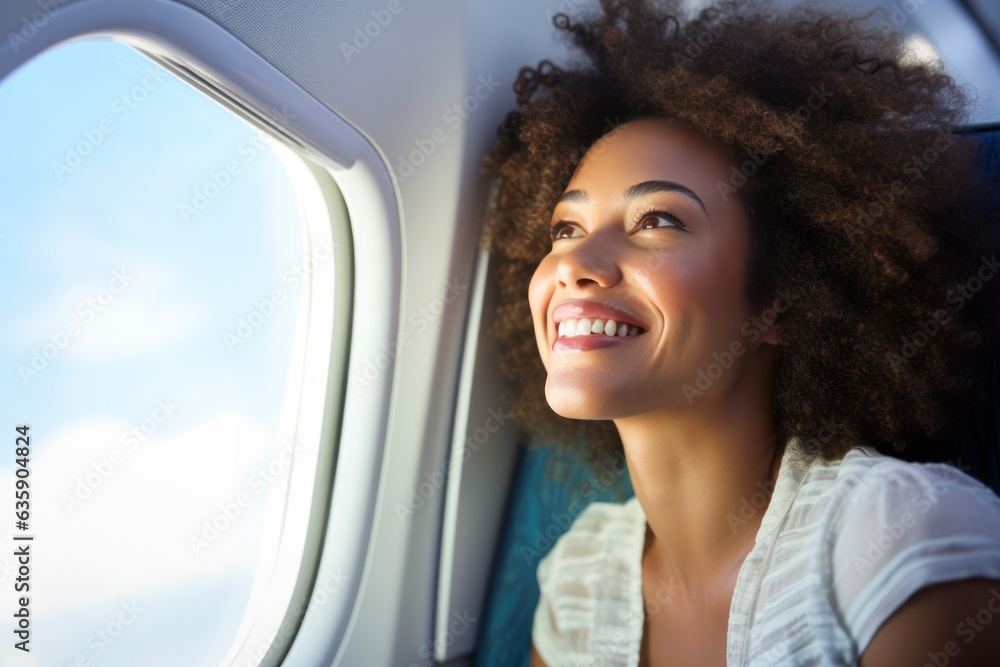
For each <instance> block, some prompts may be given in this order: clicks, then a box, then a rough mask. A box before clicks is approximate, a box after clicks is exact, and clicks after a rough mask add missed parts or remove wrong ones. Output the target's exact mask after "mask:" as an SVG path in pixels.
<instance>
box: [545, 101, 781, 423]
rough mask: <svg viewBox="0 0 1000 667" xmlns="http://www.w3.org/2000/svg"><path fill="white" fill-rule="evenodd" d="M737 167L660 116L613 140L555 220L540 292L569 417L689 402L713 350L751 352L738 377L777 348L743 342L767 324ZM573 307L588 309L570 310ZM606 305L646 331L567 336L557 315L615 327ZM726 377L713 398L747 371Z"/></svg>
mask: <svg viewBox="0 0 1000 667" xmlns="http://www.w3.org/2000/svg"><path fill="white" fill-rule="evenodd" d="M730 166H731V165H730V162H729V159H728V153H727V151H726V149H725V148H724V147H723V146H721V145H719V144H716V143H713V142H711V141H709V140H707V139H705V138H703V137H701V136H699V135H697V134H695V133H694V132H691V131H690V130H687V129H685V128H683V127H682V126H680V125H679V124H677V123H675V122H672V121H668V120H665V119H654V118H644V119H639V120H635V121H632V122H629V123H627V124H625V125H622V126H620V127H618V128H616V129H615V130H613V131H612V132H609V133H608V134H607V135H605V136H604V137H602V138H601V140H599V141H598V142H597V143H595V144H594V145H593V146H592V147H591V148H590V150H589V151H588V152H587V154H586V155H585V156H584V158H583V159H582V160H581V162H580V164H579V165H578V167H577V169H576V172H575V173H574V174H573V177H572V179H571V180H570V182H569V184H568V186H567V188H566V191H565V192H564V193H563V196H562V197H561V198H560V200H559V202H558V203H557V205H556V207H555V209H554V211H553V215H552V224H553V226H554V227H553V230H552V231H553V237H554V240H553V243H552V249H551V251H550V252H549V254H548V255H546V256H545V258H544V259H543V260H542V261H541V263H540V264H539V265H538V268H537V269H536V271H535V274H534V276H533V277H532V279H531V284H530V287H529V294H528V297H529V302H530V305H531V313H532V320H533V322H534V327H535V338H536V341H537V343H538V349H539V353H540V354H541V357H542V362H543V364H544V365H545V368H546V370H547V371H548V378H547V381H546V385H545V395H546V399H547V400H548V402H549V405H550V406H551V407H552V409H553V410H554V411H555V412H556V413H558V414H560V415H562V416H564V417H568V418H575V419H614V418H621V417H628V416H633V415H637V414H642V413H646V412H649V411H651V410H655V409H658V408H663V407H665V406H669V405H674V404H676V405H686V404H687V403H688V401H687V399H686V398H685V395H684V393H683V391H682V388H683V386H684V385H685V384H689V385H690V383H693V382H695V381H696V378H697V376H698V372H699V370H700V369H704V368H706V367H708V366H709V365H710V364H712V363H713V361H714V360H715V359H716V357H713V353H716V354H719V353H724V352H725V351H727V350H729V349H731V347H732V344H733V343H734V342H740V343H741V344H742V345H743V348H744V350H745V352H744V353H743V354H741V355H739V356H737V357H734V358H733V365H734V366H738V365H739V364H742V363H746V362H747V361H748V360H749V359H750V358H752V356H753V352H754V351H755V350H756V348H757V347H758V346H759V345H760V344H761V342H765V341H767V336H761V337H754V340H750V339H748V338H747V336H746V335H744V333H742V332H741V328H743V325H744V324H745V323H746V322H747V321H748V320H749V319H750V318H751V317H752V316H753V311H752V310H751V305H750V304H749V303H748V302H747V301H746V298H745V284H744V276H745V272H746V268H747V262H748V260H749V252H750V226H749V225H750V222H749V219H748V217H747V215H746V213H745V211H744V209H743V207H742V205H741V204H740V202H739V200H738V198H737V197H734V196H728V197H726V198H725V200H724V199H723V196H722V195H721V194H720V189H719V188H718V187H717V184H718V183H719V182H727V181H728V178H729V173H730ZM571 299H572V300H582V301H583V302H582V303H577V304H576V305H578V306H579V307H578V308H573V307H572V305H573V304H564V305H563V307H562V308H560V309H559V310H556V308H557V306H559V305H560V304H561V303H563V302H564V301H567V300H571ZM601 306H605V307H610V308H613V309H617V311H616V313H617V316H618V320H620V321H625V322H630V323H632V324H634V325H637V326H638V327H640V329H641V330H642V332H640V333H639V334H638V335H636V336H625V337H618V336H617V331H616V332H615V334H616V335H614V336H607V335H606V334H605V333H604V332H602V333H598V334H594V335H592V336H590V337H587V338H583V337H580V338H565V337H564V338H560V337H559V333H558V332H559V327H558V324H557V322H555V321H554V320H553V317H554V316H555V317H556V319H557V320H561V319H563V318H564V317H567V316H569V317H571V318H572V320H573V321H574V324H576V325H577V326H579V322H578V320H579V319H581V318H584V317H587V316H588V315H591V317H589V318H588V320H589V322H590V323H593V321H594V319H597V318H598V317H599V318H600V319H601V320H602V323H604V324H606V321H607V315H608V313H607V312H605V313H604V314H603V315H604V316H601V315H602V314H601V313H599V312H597V310H595V309H599V308H600V307H601ZM616 313H610V314H612V315H614V314H616ZM618 320H616V324H619V325H620V323H621V322H620V321H618ZM564 326H565V325H564ZM574 329H576V326H574ZM619 329H620V327H619ZM737 371H738V369H737ZM725 375H726V376H729V377H723V378H721V379H720V380H719V382H717V383H715V385H714V386H713V387H712V391H713V392H721V391H724V390H725V387H726V385H727V383H731V382H733V377H738V375H739V373H738V372H736V373H733V372H732V369H730V371H728V372H727V373H726V374H725Z"/></svg>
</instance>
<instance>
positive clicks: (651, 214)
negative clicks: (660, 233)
mask: <svg viewBox="0 0 1000 667" xmlns="http://www.w3.org/2000/svg"><path fill="white" fill-rule="evenodd" d="M664 223H666V224H664ZM657 227H677V228H679V229H684V223H683V222H681V221H680V220H678V219H677V216H675V215H673V214H671V213H667V212H666V211H647V212H646V213H643V214H641V215H640V216H639V224H637V225H636V226H635V229H636V230H639V229H656V228H657Z"/></svg>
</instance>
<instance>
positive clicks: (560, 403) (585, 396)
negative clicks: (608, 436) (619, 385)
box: [545, 382, 614, 420]
mask: <svg viewBox="0 0 1000 667" xmlns="http://www.w3.org/2000/svg"><path fill="white" fill-rule="evenodd" d="M611 399H612V396H611V395H609V394H606V393H605V392H603V391H602V392H594V391H591V390H589V389H588V390H584V389H581V388H579V387H566V386H560V387H554V386H553V384H552V383H551V382H547V383H546V384H545V400H546V401H547V402H548V404H549V407H550V408H552V411H553V412H555V413H556V414H557V415H559V416H560V417H565V418H566V419H585V420H586V419H611V418H612V417H611V415H613V414H614V410H613V409H612V407H611V404H610V400H611Z"/></svg>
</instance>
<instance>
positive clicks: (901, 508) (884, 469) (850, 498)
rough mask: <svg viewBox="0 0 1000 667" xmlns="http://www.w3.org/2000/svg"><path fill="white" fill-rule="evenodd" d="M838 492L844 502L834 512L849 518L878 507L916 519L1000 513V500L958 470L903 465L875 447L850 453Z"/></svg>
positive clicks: (945, 465) (838, 472)
mask: <svg viewBox="0 0 1000 667" xmlns="http://www.w3.org/2000/svg"><path fill="white" fill-rule="evenodd" d="M832 487H833V491H834V493H836V494H837V495H840V496H842V498H841V500H843V502H839V503H837V504H836V505H835V506H834V508H835V509H836V510H837V514H839V515H841V516H845V517H846V516H850V515H851V514H852V512H853V513H854V514H865V513H868V514H870V510H871V509H872V503H878V504H879V506H880V507H884V508H887V509H888V508H893V509H895V510H897V511H898V512H899V513H906V512H910V513H911V514H912V513H918V514H928V513H931V511H932V510H934V511H935V512H936V513H943V514H947V513H950V512H953V511H955V510H959V509H962V510H967V509H970V508H971V507H975V508H977V509H979V510H981V511H982V512H985V513H986V514H988V515H989V514H993V513H1000V496H998V495H997V494H996V493H995V492H994V491H993V490H992V489H990V488H989V487H988V486H986V485H985V484H983V483H982V482H980V481H979V480H977V479H976V478H974V477H972V476H971V475H969V474H968V473H967V472H965V471H963V470H962V469H961V468H960V467H959V466H958V465H952V464H950V463H915V462H911V461H903V460H900V459H897V458H894V457H891V456H887V455H885V454H881V453H879V452H877V451H876V450H875V449H873V448H871V447H855V448H854V449H852V450H851V451H850V452H848V454H847V455H846V456H845V457H844V458H843V460H842V461H840V463H839V465H838V466H836V477H835V479H834V480H833V483H832ZM998 515H1000V514H998Z"/></svg>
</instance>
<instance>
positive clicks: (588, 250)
mask: <svg viewBox="0 0 1000 667" xmlns="http://www.w3.org/2000/svg"><path fill="white" fill-rule="evenodd" d="M605 236H607V235H601V234H595V235H592V236H588V237H586V238H583V239H579V240H575V241H567V243H572V244H573V247H572V248H570V249H568V250H567V251H566V252H564V253H563V254H562V255H561V256H560V257H559V263H558V265H557V266H556V280H557V281H558V282H559V284H560V286H562V287H570V288H572V287H586V286H587V285H590V284H592V283H596V284H598V285H600V286H601V287H612V286H613V285H615V284H617V283H618V281H620V280H621V277H622V274H621V266H620V257H619V256H620V253H618V252H616V251H615V250H614V248H613V247H612V246H613V245H614V242H613V241H611V240H609V239H607V238H605Z"/></svg>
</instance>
